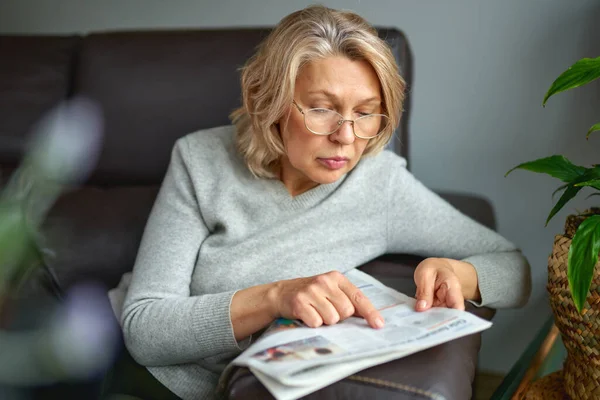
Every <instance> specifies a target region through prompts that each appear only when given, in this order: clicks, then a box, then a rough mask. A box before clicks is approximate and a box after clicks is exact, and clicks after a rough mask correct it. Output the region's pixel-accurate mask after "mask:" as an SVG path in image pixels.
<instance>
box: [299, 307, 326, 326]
mask: <svg viewBox="0 0 600 400" xmlns="http://www.w3.org/2000/svg"><path fill="white" fill-rule="evenodd" d="M298 319H300V320H302V322H304V323H305V324H306V326H308V327H310V328H318V327H319V326H321V325H323V319H322V318H321V315H320V314H319V313H318V312H317V310H315V309H314V307H313V306H311V305H309V306H306V307H304V308H303V310H302V311H301V312H300V313H299V315H298Z"/></svg>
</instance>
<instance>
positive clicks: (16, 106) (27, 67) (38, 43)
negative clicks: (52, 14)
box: [0, 35, 81, 168]
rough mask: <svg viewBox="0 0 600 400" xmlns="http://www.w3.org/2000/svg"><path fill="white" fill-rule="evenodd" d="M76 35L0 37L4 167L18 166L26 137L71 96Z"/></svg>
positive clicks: (1, 158)
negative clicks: (56, 106)
mask: <svg viewBox="0 0 600 400" xmlns="http://www.w3.org/2000/svg"><path fill="white" fill-rule="evenodd" d="M80 43H81V39H80V38H79V37H76V36H72V37H68V36H46V37H41V36H35V37H33V36H5V35H2V36H0V59H1V60H2V61H0V164H1V165H2V166H3V167H4V168H6V167H10V166H14V165H15V164H16V163H17V162H18V160H19V159H20V157H21V155H22V152H23V149H24V146H25V143H26V135H27V134H28V133H29V131H30V129H31V127H32V126H33V125H34V124H35V123H36V122H37V121H38V120H39V119H40V117H41V116H42V115H43V114H44V113H45V112H46V111H48V110H49V109H50V108H52V107H53V106H54V105H56V104H57V103H58V102H59V101H61V100H63V99H64V98H65V97H66V96H67V95H68V94H69V93H68V92H69V87H70V86H71V84H70V80H71V78H72V75H73V67H74V63H75V57H76V54H77V48H78V46H79V44H80Z"/></svg>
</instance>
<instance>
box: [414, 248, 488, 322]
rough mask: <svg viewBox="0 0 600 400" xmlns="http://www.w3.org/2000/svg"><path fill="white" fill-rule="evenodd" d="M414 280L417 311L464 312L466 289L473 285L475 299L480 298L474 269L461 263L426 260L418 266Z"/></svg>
mask: <svg viewBox="0 0 600 400" xmlns="http://www.w3.org/2000/svg"><path fill="white" fill-rule="evenodd" d="M414 278H415V283H416V284H417V293H416V299H417V303H416V310H417V311H425V310H428V309H430V308H431V307H448V308H456V309H459V310H464V309H465V290H464V289H465V286H467V287H472V286H473V284H474V286H475V288H476V289H477V290H476V296H478V295H479V290H478V287H477V274H476V272H475V269H474V268H473V266H472V265H471V264H468V263H465V262H462V261H456V260H450V259H447V258H427V259H425V260H423V261H422V262H421V263H420V264H419V265H418V266H417V268H416V270H415V275H414ZM465 280H466V281H465ZM473 280H474V282H473ZM474 297H475V296H474Z"/></svg>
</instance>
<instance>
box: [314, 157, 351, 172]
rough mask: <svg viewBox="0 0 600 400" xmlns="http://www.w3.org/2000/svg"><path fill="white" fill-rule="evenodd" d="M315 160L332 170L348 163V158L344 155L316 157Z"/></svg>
mask: <svg viewBox="0 0 600 400" xmlns="http://www.w3.org/2000/svg"><path fill="white" fill-rule="evenodd" d="M317 161H319V162H320V163H321V164H322V165H324V166H325V167H327V168H329V169H332V170H335V169H340V168H343V167H345V166H346V165H347V164H348V159H347V158H345V157H330V158H317Z"/></svg>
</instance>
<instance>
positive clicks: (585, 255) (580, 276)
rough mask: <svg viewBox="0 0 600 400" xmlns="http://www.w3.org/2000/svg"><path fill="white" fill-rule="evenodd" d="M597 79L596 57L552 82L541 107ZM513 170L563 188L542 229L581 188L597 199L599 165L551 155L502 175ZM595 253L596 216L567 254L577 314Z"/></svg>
mask: <svg viewBox="0 0 600 400" xmlns="http://www.w3.org/2000/svg"><path fill="white" fill-rule="evenodd" d="M599 77H600V57H598V58H594V59H590V58H584V59H582V60H579V61H578V62H576V63H575V64H573V65H572V66H571V67H570V68H569V69H567V70H566V71H565V72H563V73H562V74H561V75H560V76H559V77H558V78H557V79H556V80H555V81H554V83H553V84H552V86H551V87H550V89H549V90H548V92H547V93H546V96H544V101H543V106H545V105H546V102H547V101H548V99H549V98H550V97H551V96H552V95H554V94H557V93H560V92H564V91H565V90H569V89H573V88H576V87H579V86H583V85H585V84H587V83H589V82H591V81H593V80H595V79H597V78H599ZM594 131H600V123H597V124H595V125H594V126H592V127H591V128H590V129H589V130H588V132H587V135H586V139H587V138H589V136H590V134H591V133H592V132H594ZM515 169H525V170H529V171H533V172H538V173H544V174H548V175H550V176H552V177H554V178H558V179H560V180H561V181H562V182H563V185H561V186H560V187H559V188H558V189H557V190H556V191H555V192H554V193H557V192H560V191H563V193H562V195H561V196H560V198H559V199H558V201H557V202H556V204H555V205H554V207H553V208H552V210H551V211H550V214H549V215H548V218H547V219H546V225H548V222H550V220H551V219H552V217H554V215H555V214H556V213H557V212H558V211H560V209H562V208H563V206H564V205H565V204H567V202H569V200H571V199H572V198H574V197H575V196H576V195H577V194H578V193H579V191H580V190H581V189H583V188H584V187H591V188H593V189H595V190H597V191H598V192H597V193H593V194H592V195H591V196H594V195H600V164H596V165H593V166H592V167H591V168H585V167H582V166H578V165H575V164H573V163H572V162H571V161H569V160H568V159H567V158H565V157H563V156H560V155H554V156H551V157H546V158H540V159H538V160H535V161H529V162H526V163H523V164H519V165H517V166H516V167H514V168H513V169H511V170H510V171H508V172H507V173H506V175H508V174H509V173H511V172H512V171H514V170H515ZM599 252H600V215H592V216H590V217H589V218H587V219H586V220H585V221H584V222H583V223H581V225H579V228H578V229H577V232H576V233H575V236H574V237H573V242H572V244H571V249H570V251H569V262H568V271H569V274H568V279H569V288H570V290H571V294H572V296H573V301H574V302H575V305H576V307H577V309H578V310H579V312H581V311H582V308H583V304H584V302H585V299H586V297H587V293H588V291H589V290H590V284H591V282H592V275H593V273H594V267H595V265H596V263H597V262H598V253H599Z"/></svg>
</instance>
